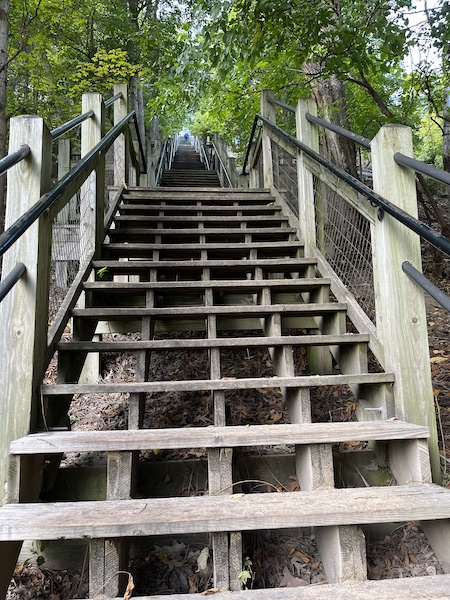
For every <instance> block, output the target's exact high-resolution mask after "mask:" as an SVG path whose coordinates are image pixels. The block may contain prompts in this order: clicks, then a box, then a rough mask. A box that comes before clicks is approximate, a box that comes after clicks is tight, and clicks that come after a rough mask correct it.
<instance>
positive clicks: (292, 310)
mask: <svg viewBox="0 0 450 600" xmlns="http://www.w3.org/2000/svg"><path fill="white" fill-rule="evenodd" d="M346 311H347V304H342V303H338V302H336V303H333V302H328V303H317V304H316V303H313V304H307V303H305V304H271V305H257V304H250V305H248V304H239V305H226V306H174V307H166V308H117V307H116V308H107V307H100V308H74V309H72V311H71V315H72V316H73V317H84V318H89V319H98V320H111V319H129V318H141V317H154V318H158V317H159V318H161V317H173V316H179V317H183V319H188V318H192V319H198V318H203V317H206V316H208V315H217V316H222V317H228V316H236V317H238V316H242V317H243V318H253V317H255V318H264V317H268V316H270V315H273V314H276V313H280V314H282V315H283V316H286V317H287V316H289V317H309V316H314V317H315V316H326V315H333V314H334V313H343V312H346Z"/></svg>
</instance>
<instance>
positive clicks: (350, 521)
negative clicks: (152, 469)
mask: <svg viewBox="0 0 450 600" xmlns="http://www.w3.org/2000/svg"><path fill="white" fill-rule="evenodd" d="M449 518H450V490H448V489H446V488H442V487H439V486H436V485H433V484H420V485H419V484H416V485H405V486H396V487H394V486H392V487H383V488H378V487H377V488H357V489H317V490H314V491H313V492H290V493H272V494H268V493H266V494H247V495H244V494H233V495H231V496H206V495H205V496H198V497H183V498H145V499H142V500H119V501H105V502H63V503H48V504H45V503H39V504H33V503H30V504H7V505H5V506H3V507H1V508H0V541H21V540H25V539H40V540H56V539H62V538H65V539H83V538H87V539H103V538H121V537H130V536H152V535H181V534H185V533H186V534H187V533H192V532H196V533H211V532H220V531H224V532H232V531H255V530H259V529H280V527H282V528H285V529H290V528H293V527H326V526H335V525H363V524H369V523H395V522H403V521H421V520H426V521H429V520H440V519H449Z"/></svg>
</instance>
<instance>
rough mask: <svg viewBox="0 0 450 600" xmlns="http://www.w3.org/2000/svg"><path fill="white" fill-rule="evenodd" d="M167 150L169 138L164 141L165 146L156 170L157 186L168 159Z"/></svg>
mask: <svg viewBox="0 0 450 600" xmlns="http://www.w3.org/2000/svg"><path fill="white" fill-rule="evenodd" d="M166 152H167V140H166V141H165V142H164V146H163V149H162V151H161V156H160V157H159V163H158V168H157V170H156V176H155V187H157V186H158V184H159V179H160V177H161V171H162V168H163V165H164V161H165V159H166Z"/></svg>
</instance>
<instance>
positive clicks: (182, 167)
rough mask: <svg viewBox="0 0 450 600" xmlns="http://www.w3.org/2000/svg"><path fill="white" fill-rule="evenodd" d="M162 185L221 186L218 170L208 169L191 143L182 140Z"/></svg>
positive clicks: (163, 177) (165, 171) (162, 179)
mask: <svg viewBox="0 0 450 600" xmlns="http://www.w3.org/2000/svg"><path fill="white" fill-rule="evenodd" d="M161 186H162V187H180V186H181V187H219V186H220V181H219V177H218V175H217V172H216V171H208V170H206V168H205V165H204V163H202V161H201V160H200V156H199V155H198V153H197V152H196V150H195V148H194V147H193V146H191V144H189V143H186V142H181V143H180V145H179V146H178V150H177V152H176V154H175V158H174V161H173V163H172V165H171V168H170V169H165V170H164V171H163V174H162V178H161Z"/></svg>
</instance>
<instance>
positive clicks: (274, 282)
mask: <svg viewBox="0 0 450 600" xmlns="http://www.w3.org/2000/svg"><path fill="white" fill-rule="evenodd" d="M328 285H330V280H329V279H323V278H320V277H313V278H299V279H261V280H255V279H253V280H251V279H249V280H242V281H234V280H229V281H224V280H214V281H140V282H136V283H135V282H132V283H121V282H115V281H94V282H90V281H87V282H85V283H83V288H84V289H85V290H86V291H96V292H98V291H102V290H104V291H107V292H108V293H113V292H117V291H120V290H125V291H139V290H172V289H173V290H179V289H182V290H191V289H194V290H204V289H206V288H208V289H213V290H215V289H226V290H228V291H230V290H232V291H240V290H245V291H251V292H253V291H254V290H259V289H261V288H276V291H284V290H286V291H295V290H296V289H298V290H301V291H309V290H311V289H315V288H318V287H322V286H328Z"/></svg>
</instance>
